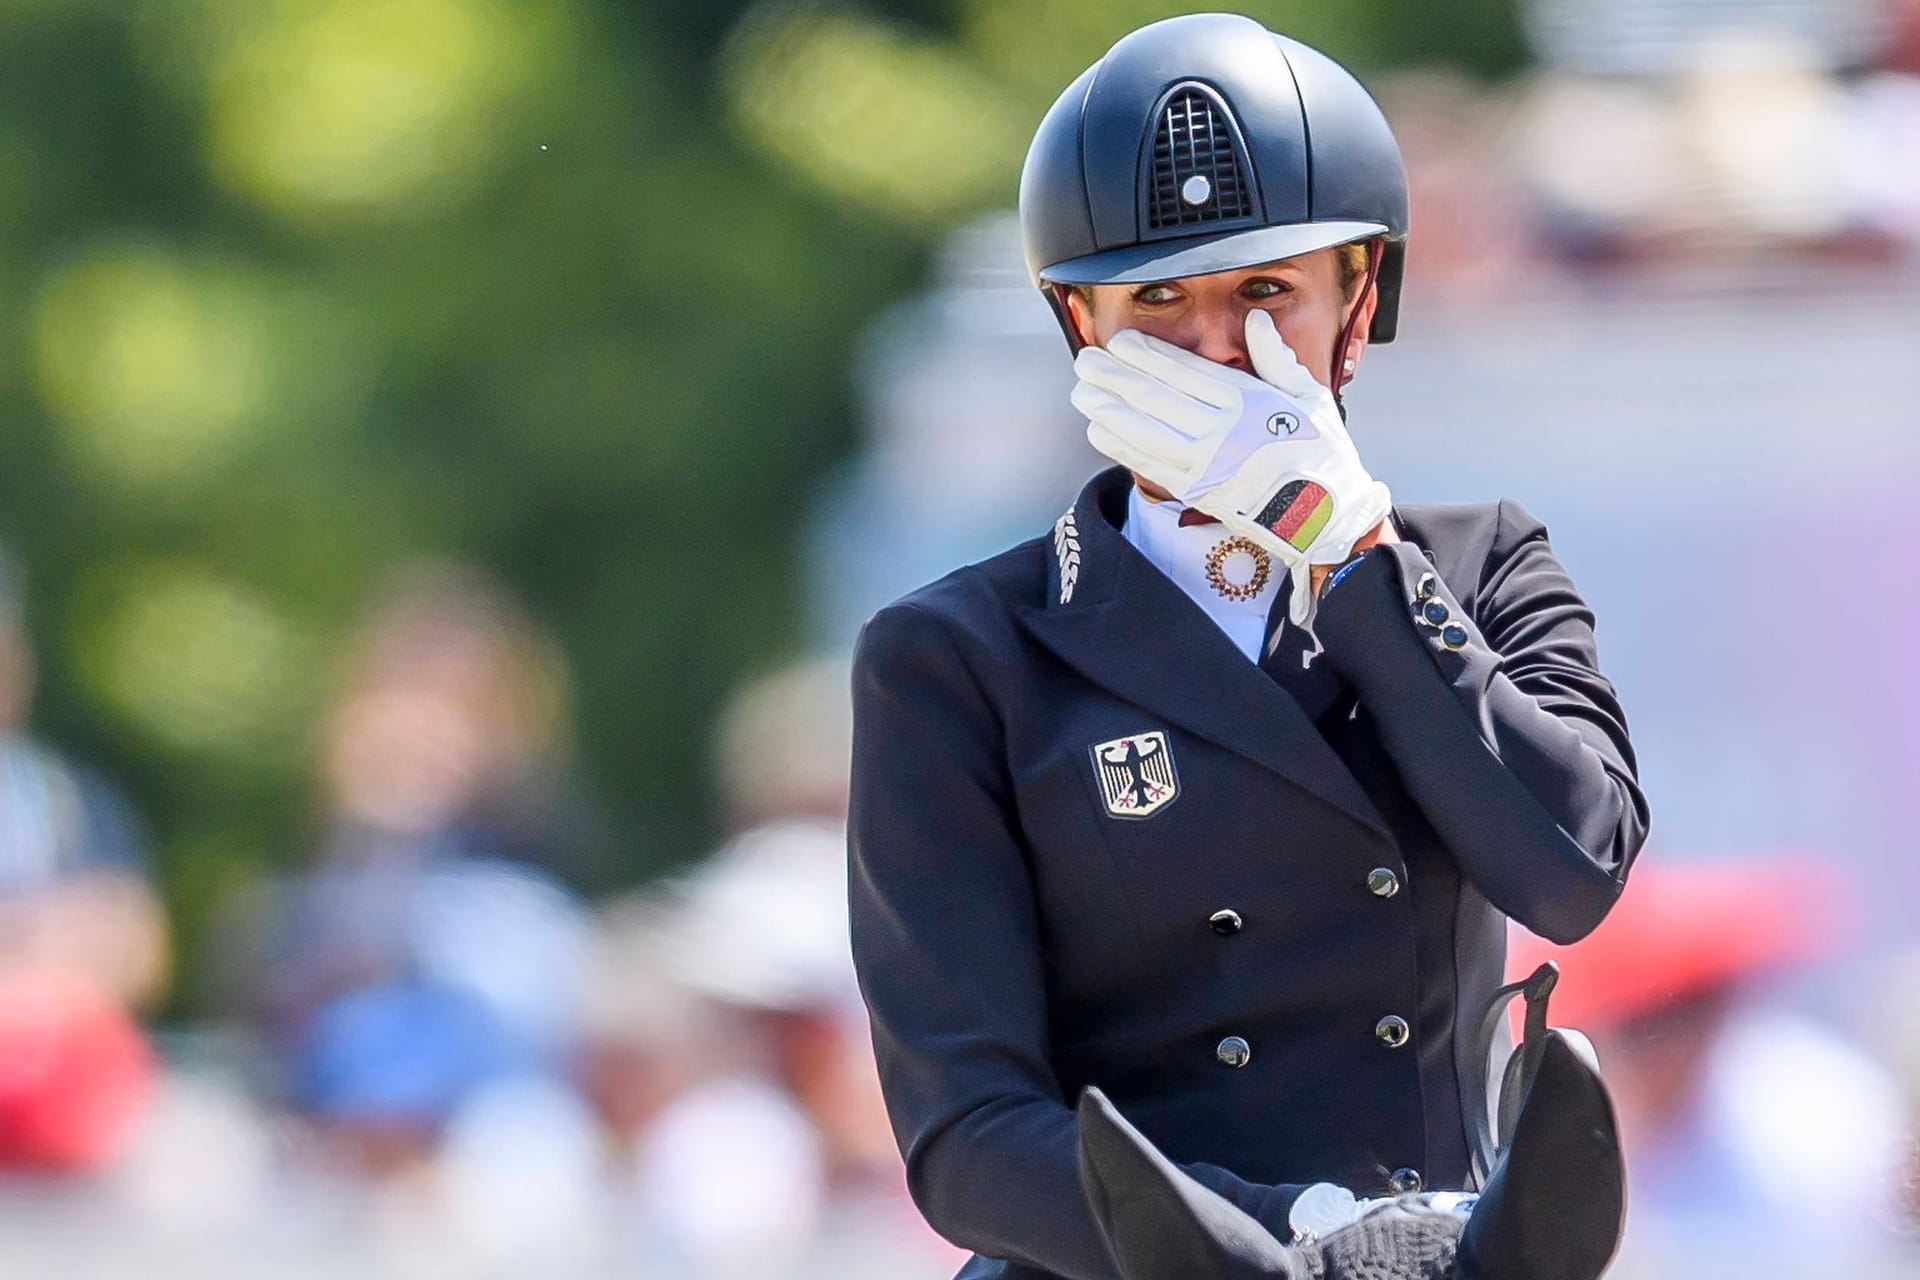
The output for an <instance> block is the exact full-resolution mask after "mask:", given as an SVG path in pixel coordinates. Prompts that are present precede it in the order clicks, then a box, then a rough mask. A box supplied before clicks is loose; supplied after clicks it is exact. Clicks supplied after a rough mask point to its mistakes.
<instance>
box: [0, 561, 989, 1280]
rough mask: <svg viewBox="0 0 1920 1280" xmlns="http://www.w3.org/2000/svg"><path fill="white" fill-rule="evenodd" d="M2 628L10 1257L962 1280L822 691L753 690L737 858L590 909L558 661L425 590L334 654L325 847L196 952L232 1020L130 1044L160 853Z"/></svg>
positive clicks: (747, 700)
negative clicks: (876, 956)
mask: <svg viewBox="0 0 1920 1280" xmlns="http://www.w3.org/2000/svg"><path fill="white" fill-rule="evenodd" d="M17 601H18V593H17V591H15V592H9V593H7V594H6V595H5V596H3V597H0V607H3V608H4V612H0V655H4V659H5V666H4V671H5V675H6V678H5V681H4V683H0V707H3V708H4V709H5V712H6V717H5V722H4V723H5V726H6V736H5V738H4V755H3V756H0V758H3V759H4V772H3V773H0V779H3V780H4V781H3V782H0V786H3V787H4V791H3V792H0V821H3V822H4V826H3V827H0V867H4V892H5V898H4V910H5V912H6V917H7V923H8V926H9V927H8V928H7V929H6V930H5V931H4V934H3V935H0V936H4V938H5V940H6V945H7V953H6V955H5V957H4V964H0V1169H4V1171H5V1175H6V1177H7V1179H8V1182H9V1184H10V1190H11V1191H12V1192H13V1194H12V1195H11V1196H0V1238H6V1239H7V1240H8V1241H9V1253H10V1255H17V1256H21V1257H26V1258H37V1259H40V1260H42V1261H43V1262H44V1263H46V1264H48V1265H51V1263H52V1261H53V1260H54V1258H55V1257H59V1258H61V1259H62V1260H63V1265H64V1266H65V1267H66V1269H67V1270H69V1271H74V1270H76V1269H77V1270H78V1271H79V1272H80V1273H81V1274H86V1273H88V1269H89V1266H90V1265H91V1264H90V1261H89V1255H90V1253H91V1252H92V1251H93V1249H94V1248H96V1247H102V1242H95V1244H92V1245H90V1244H89V1243H88V1242H85V1241H82V1240H76V1239H74V1238H73V1236H72V1233H71V1232H70V1230H69V1229H68V1228H69V1227H70V1226H71V1223H72V1222H73V1221H75V1220H77V1219H78V1218H81V1217H84V1216H85V1215H88V1214H93V1215H95V1216H94V1218H93V1220H94V1221H101V1222H111V1223H113V1224H114V1234H115V1236H116V1243H115V1244H114V1246H113V1248H112V1249H110V1250H108V1251H107V1252H104V1253H102V1254H101V1255H100V1257H99V1259H98V1268H99V1271H98V1273H100V1274H128V1273H127V1272H125V1271H124V1270H120V1271H115V1270H114V1267H115V1266H116V1265H118V1266H120V1267H122V1268H124V1266H125V1265H126V1261H127V1257H128V1254H127V1252H126V1251H125V1249H124V1246H125V1242H126V1240H127V1239H128V1238H129V1237H131V1238H134V1239H146V1243H145V1245H144V1246H143V1247H142V1251H141V1256H142V1257H143V1258H144V1260H145V1265H147V1266H149V1267H150V1268H154V1269H148V1270H143V1271H142V1272H141V1274H148V1275H152V1274H172V1271H171V1270H169V1267H170V1266H171V1267H178V1268H179V1269H181V1270H182V1271H184V1270H186V1269H187V1268H188V1267H193V1268H195V1270H194V1272H193V1273H194V1274H198V1275H208V1274H214V1275H224V1274H235V1275H238V1274H245V1273H253V1274H257V1273H259V1271H260V1269H262V1268H267V1269H269V1270H270V1271H271V1269H273V1268H277V1267H285V1266H289V1265H294V1264H292V1263H289V1262H288V1261H286V1259H285V1258H284V1257H283V1256H282V1255H287V1254H302V1255H305V1257H306V1260H307V1262H306V1265H318V1266H322V1267H324V1268H329V1269H330V1270H327V1271H326V1272H325V1273H327V1274H346V1273H348V1272H347V1271H345V1270H343V1268H351V1273H352V1274H361V1275H388V1274H391V1275H406V1276H420V1275H462V1276H465V1275H532V1274H541V1275H580V1276H596V1275H607V1276H634V1277H643V1278H644V1277H656V1276H657V1277H662V1278H666V1277H675V1278H685V1280H696V1278H700V1277H714V1278H715V1280H721V1278H727V1277H742V1278H744V1277H779V1276H790V1277H795V1278H796V1280H798V1278H801V1277H806V1278H814V1277H820V1278H824V1277H829V1276H833V1277H857V1276H866V1275H871V1276H874V1277H876V1278H877V1277H882V1276H887V1277H902V1276H912V1275H928V1276H933V1275H939V1274H942V1273H943V1272H945V1271H948V1270H950V1269H951V1268H950V1264H951V1262H952V1260H953V1258H954V1256H955V1254H954V1251H953V1250H952V1249H951V1248H950V1247H948V1246H946V1245H945V1244H943V1243H942V1242H940V1241H939V1240H937V1239H936V1238H934V1237H933V1236H932V1235H931V1234H930V1233H929V1232H928V1230H927V1229H926V1228H925V1227H924V1226H923V1225H922V1224H921V1223H920V1222H919V1219H918V1216H917V1215H916V1214H915V1212H914V1211H913V1209H912V1206H911V1204H910V1202H909V1201H908V1200H907V1199H906V1196H905V1188H904V1181H903V1175H902V1173H901V1171H900V1168H899V1161H898V1157H897V1156H896V1154H895V1153H894V1150H893V1145H892V1137H891V1134H890V1131H889V1130H888V1127H887V1122H886V1116H885V1112H884V1109H883V1108H882V1106H881V1103H880V1098H879V1093H878V1086H877V1083H876V1081H875V1079H874V1075H873V1069H872V1063H871V1050H870V1048H869V1045H868V1042H867V1039H866V1034H867V1033H866V1028H865V1021H864V1015H863V1013H862V1010H861V1007H860V1003H859V996H858V992H857V990H856V988H855V986H854V980H853V971H852V965H851V961H850V959H849V957H848V955H847V946H846V905H845V898H846V871H845V846H844V837H843V829H842V822H843V818H844V804H845V800H844V797H845V789H846V767H847V760H846V757H847V754H848V750H849V733H850V726H849V723H848V713H847V709H846V706H845V698H844V684H845V673H844V670H843V668H842V667H841V666H840V665H839V664H837V663H835V662H832V661H816V662H809V663H804V664H801V665H797V666H795V667H793V668H791V669H788V670H784V671H780V672H776V673H774V674H772V675H770V676H768V677H766V678H764V679H762V680H758V681H755V682H753V683H751V684H750V685H748V686H747V687H746V688H744V689H743V690H742V691H741V693H740V694H739V696H738V698H737V699H736V701H735V702H734V704H733V706H732V708H731V709H730V710H729V712H728V714H727V716H726V718H725V721H724V723H723V724H722V725H721V726H720V730H719V733H718V743H719V746H718V751H717V756H718V759H717V770H718V775H719V778H720V780H721V789H722V791H723V793H724V805H725V808H726V811H727V813H728V816H729V822H730V826H731V829H732V831H733V834H732V835H731V836H730V837H729V838H728V839H727V840H726V842H725V843H724V844H723V845H722V846H721V847H720V848H718V849H717V850H715V851H714V852H713V853H712V854H711V855H710V856H709V857H707V858H706V859H704V860H702V861H701V862H700V863H699V864H698V865H697V866H695V867H694V868H693V869H692V870H691V871H689V872H688V873H687V874H686V875H684V876H682V877H679V878H677V879H673V880H670V881H668V882H666V883H662V884H658V885H654V886H651V887H648V888H646V889H645V890H642V891H639V892H636V893H633V894H630V895H621V896H616V897H613V898H612V899H610V900H606V901H602V902H600V903H597V904H589V903H587V902H585V901H583V900H582V898H581V897H580V896H578V895H577V894H576V892H575V891H574V890H573V889H572V888H571V887H570V876H569V858H570V855H571V854H572V852H573V851H574V850H576V849H577V848H578V846H579V844H580V842H581V839H582V837H581V834H580V830H579V828H580V827H581V826H582V825H583V823H584V819H583V818H582V816H581V813H580V801H579V800H578V798H577V797H573V796H571V795H570V794H569V792H568V790H567V787H566V780H565V777H564V754H563V751H562V743H563V741H564V724H565V717H566V706H565V700H566V694H565V685H566V681H565V676H564V671H563V668H562V665H561V663H560V660H559V658H558V656H557V654H556V653H555V652H554V650H553V648H552V646H551V644H550V642H549V641H548V640H547V639H546V638H545V636H544V635H543V633H542V631H541V629H540V628H539V626H538V625H537V624H536V623H535V622H534V621H533V620H532V619H531V618H530V617H529V616H528V615H527V614H526V612H525V611H524V610H523V609H522V607H521V606H520V605H519V604H518V603H517V602H516V601H515V600H514V599H513V598H512V597H511V595H510V594H508V593H507V592H506V591H505V590H504V589H503V588H502V587H500V586H499V585H498V584H497V583H495V582H493V581H491V580H489V579H488V578H486V577H485V576H483V575H481V574H480V573H478V572H477V571H475V570H473V569H471V568H467V567H464V566H457V565H445V564H436V565H424V566H416V567H413V568H411V569H409V570H407V571H406V572H404V573H403V574H402V575H401V576H400V577H399V578H397V579H396V581H395V582H394V583H393V584H392V585H391V586H390V587H389V588H388V589H387V590H386V591H385V592H383V593H382V594H381V595H379V596H378V597H377V598H376V599H375V600H373V601H372V602H371V603H370V605H369V607H368V611H367V614H366V617H365V619H364V622H363V624H362V626H361V627H360V629H359V631H358V633H357V634H356V635H355V636H354V637H353V639H352V640H351V642H350V644H349V645H348V653H347V655H346V658H345V662H344V664H343V672H342V675H341V677H340V683H339V687H338V691H337V693H336V694H335V696H334V699H333V701H332V704H331V707H330V708H329V710H328V712H327V714H326V715H325V716H324V718H323V722H322V728H321V734H320V741H319V743H318V744H317V748H316V750H315V753H314V754H315V760H316V778H315V783H314V813H313V818H312V822H311V830H312V833H313V835H312V840H311V845H310V847H309V849H308V850H307V851H306V853H305V855H304V856H303V857H300V858H297V859H293V860H292V863H293V866H294V869H293V870H291V871H290V872H289V873H288V874H286V875H285V876H284V877H283V878H281V879H279V880H277V881H275V882H272V883H269V884H267V885H264V886H259V887H257V888H256V889H255V890H253V891H251V892H248V893H245V894H242V895H236V897H235V899H234V900H233V902H232V903H231V904H230V910H229V912H228V913H227V919H226V920H225V921H223V922H222V923H221V924H220V925H219V926H217V927H216V929H215V931H214V933H215V936H214V938H213V940H212V941H211V942H210V943H209V944H208V946H209V948H210V950H211V951H212V952H213V956H214V959H213V962H212V963H213V965H214V967H215V968H216V970H217V972H218V974H219V976H220V978H221V984H220V988H221V989H220V1002H221V1004H222V1005H223V1006H224V1007H223V1008H222V1009H221V1010H219V1016H218V1017H217V1018H215V1019H211V1020H209V1022H208V1024H207V1025H206V1026H204V1027H201V1028H198V1029H193V1030H187V1031H176V1032H173V1033H170V1034H157V1035H150V1034H149V1033H148V1032H147V1031H146V1030H143V1027H142V1021H141V1014H142V1013H143V1011H144V1010H145V1009H146V1008H147V1007H148V1003H147V1002H148V1001H149V1000H150V999H151V997H152V996H153V994H154V993H155V990H156V987H157V984H158V982H159V981H160V979H161V976H162V974H163V972H164V958H165V953H166V941H165V938H166V933H165V925H164V916H163V914H162V912H161V911H160V909H159V905H158V902H157V900H156V898H155V894H154V889H153V887H152V878H151V875H150V871H151V868H150V867H149V866H148V864H147V862H146V855H145V846H144V842H143V840H142V837H141V835H140V833H139V828H138V824H137V822H136V821H135V820H134V819H133V817H132V816H131V815H130V814H129V813H128V811H127V809H126V806H125V802H124V801H123V800H122V799H121V798H120V797H119V796H118V795H117V794H116V793H115V792H114V791H113V790H112V789H111V787H110V786H109V785H108V784H106V783H105V782H103V781H101V780H98V779H95V778H93V777H91V776H89V775H87V774H86V773H84V772H83V771H81V770H80V769H78V768H77V767H75V766H73V765H70V764H68V763H67V762H66V761H64V760H63V759H62V758H61V757H60V756H58V755H57V754H55V753H54V752H52V751H51V750H49V749H47V748H45V747H44V746H42V745H40V744H39V743H37V742H36V741H35V740H34V739H33V738H32V737H31V736H30V734H29V733H28V731H27V712H28V708H29V699H30V694H31V687H32V680H31V671H32V664H31V657H30V654H29V652H28V649H27V645H26V641H25V633H24V631H23V630H22V628H21V626H20V619H19V615H18V612H17V608H16V605H17ZM149 1237H150V1238H149ZM36 1241H38V1242H39V1243H40V1245H41V1247H42V1248H43V1249H44V1252H40V1251H39V1250H37V1249H36ZM116 1260H117V1263H116ZM206 1268H211V1270H207V1269H206ZM273 1273H275V1274H277V1273H278V1272H273ZM297 1273H298V1272H296V1274H297Z"/></svg>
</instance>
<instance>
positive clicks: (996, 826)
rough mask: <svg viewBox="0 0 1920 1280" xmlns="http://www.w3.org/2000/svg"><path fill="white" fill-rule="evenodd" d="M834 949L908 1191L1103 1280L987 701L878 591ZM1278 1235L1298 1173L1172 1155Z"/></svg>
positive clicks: (943, 645)
mask: <svg viewBox="0 0 1920 1280" xmlns="http://www.w3.org/2000/svg"><path fill="white" fill-rule="evenodd" d="M853 698H854V702H853V706H854V742H853V787H852V795H851V808H850V812H849V819H848V856H849V885H848V892H849V896H850V903H849V906H850V912H851V927H852V941H853V958H854V964H855V967H856V969H857V970H858V972H859V977H860V987H861V992H862V994H863V995H864V997H865V999H866V1002H867V1008H868V1011H869V1014H870V1015H871V1019H872V1024H873V1041H874V1051H875V1055H876V1057H877V1059H878V1063H879V1068H880V1083H881V1088H882V1091H883V1092H884V1094H885V1096H886V1102H887V1111H888V1114H889V1116H890V1117H891V1119H892V1122H893V1130H894V1136H895V1139H896V1140H897V1141H898V1143H899V1145H900V1150H901V1154H902V1155H903V1156H905V1158H906V1164H907V1180H908V1186H909V1188H910V1190H911V1192H912V1195H913V1199H914V1202H915V1203H916V1204H917V1205H918V1206H919V1208H920V1211H921V1212H922V1213H923V1214H924V1215H925V1216H926V1218H927V1221H928V1222H929V1223H930V1224H932V1226H933V1227H934V1229H935V1230H936V1231H938V1232H939V1233H940V1234H941V1235H943V1236H945V1237H946V1238H947V1239H949V1240H951V1241H953V1242H954V1243H955V1244H958V1245H960V1246H962V1247H964V1248H969V1249H972V1250H974V1251H976V1252H978V1253H981V1254H984V1255H986V1256H988V1257H993V1258H1005V1259H1017V1260H1021V1261H1025V1262H1028V1263H1031V1264H1034V1265H1037V1266H1039V1267H1041V1268H1043V1269H1045V1270H1047V1271H1050V1272H1053V1273H1055V1274H1057V1275H1061V1276H1066V1277H1071V1278H1072V1280H1117V1276H1118V1273H1117V1272H1116V1270H1115V1268H1114V1264H1113V1262H1112V1259H1111V1258H1110V1256H1109V1254H1108V1251H1107V1247H1106V1245H1105V1243H1104V1242H1103V1241H1102V1239H1101V1237H1100V1234H1099V1231H1098V1229H1097V1227H1096V1226H1095V1224H1094V1221H1093V1217H1092V1213H1091V1211H1090V1210H1089V1208H1088V1207H1087V1203H1086V1199H1085V1196H1084V1194H1083V1192H1082V1189H1081V1181H1080V1171H1079V1156H1078V1149H1079V1148H1078V1130H1077V1127H1076V1119H1075V1116H1074V1113H1073V1111H1072V1109H1071V1106H1070V1103H1071V1100H1070V1099H1067V1098H1065V1097H1063V1095H1062V1092H1061V1088H1060V1084H1059V1080H1058V1078H1057V1077H1056V1076H1055V1074H1054V1071H1053V1068H1052V1065H1051V1063H1050V1061H1049V1059H1048V1048H1047V1046H1048V1023H1047V1001H1046V977H1045V965H1046V943H1045V940H1044V937H1043V932H1042V929H1041V925H1040V920H1039V914H1038V910H1037V906H1036V901H1035V894H1034V888H1033V882H1032V879H1031V876H1030V874H1029V871H1028V865H1027V860H1026V855H1025V852H1024V850H1023V847H1022V843H1021V840H1020V839H1019V837H1018V836H1017V834H1016V830H1017V827H1016V824H1015V823H1014V821H1013V820H1012V818H1011V816H1010V815H1011V814H1012V798H1011V789H1010V784H1009V781H1008V770H1007V766H1006V761H1005V755H1004V747H1003V738H1002V734H1001V728H1000V723H999V719H998V716H997V714H996V712H995V711H994V710H993V708H992V706H991V705H990V704H989V702H988V701H987V699H986V698H985V697H984V696H983V694H982V691H981V686H980V685H979V683H978V682H977V681H976V679H975V678H974V675H973V674H972V673H971V671H970V670H969V669H968V667H967V665H966V663H965V662H964V661H963V660H962V658H961V656H960V653H959V651H958V649H957V647H956V644H955V642H954V640H953V639H952V637H951V635H950V632H949V628H948V625H947V624H946V623H944V622H943V621H942V620H941V619H940V618H938V617H937V616H936V615H933V614H931V613H929V612H926V611H924V610H921V609H919V608H917V607H915V606H914V605H912V604H899V605H894V606H892V607H890V608H888V609H886V610H883V611H882V612H881V613H880V614H878V615H877V616H876V617H875V618H874V619H873V620H872V621H871V622H869V623H868V624H867V626H866V628H865V629H864V630H863V631H862V633H861V637H860V642H859V645H858V647H857V649H856V652H855V656H854V663H853ZM1182 1168H1184V1169H1185V1170H1186V1172H1187V1173H1188V1174H1189V1175H1191V1176H1192V1177H1194V1178H1195V1179H1196V1180H1198V1181H1199V1182H1201V1183H1202V1184H1203V1185H1206V1186H1208V1187H1210V1188H1212V1189H1213V1190H1214V1191H1216V1192H1219V1193H1220V1194H1221V1195H1223V1196H1225V1197H1226V1198H1227V1199H1229V1200H1231V1201H1232V1202H1233V1203H1235V1204H1236V1205H1238V1206H1239V1207H1240V1208H1241V1209H1243V1210H1245V1211H1246V1212H1247V1213H1249V1214H1251V1215H1252V1216H1254V1217H1255V1218H1256V1219H1259V1220H1260V1221H1261V1222H1262V1223H1263V1224H1264V1225H1266V1226H1267V1227H1268V1229H1269V1230H1271V1231H1273V1232H1274V1233H1275V1234H1276V1235H1278V1236H1279V1237H1280V1238H1281V1239H1283V1240H1284V1239H1287V1238H1288V1237H1289V1235H1290V1230H1289V1228H1288V1227H1287V1224H1286V1218H1287V1213H1288V1210H1289V1209H1290V1208H1291V1207H1292V1204H1293V1200H1294V1198H1295V1197H1296V1196H1297V1195H1298V1193H1299V1191H1300V1187H1298V1186H1292V1185H1287V1186H1263V1185H1258V1184H1254V1183H1250V1182H1247V1181H1245V1180H1243V1179H1241V1178H1238V1177H1236V1176H1235V1175H1233V1174H1231V1173H1229V1172H1227V1171H1226V1170H1224V1169H1220V1168H1217V1167H1215V1166H1211V1165H1204V1164H1190V1165H1184V1166H1182Z"/></svg>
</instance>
